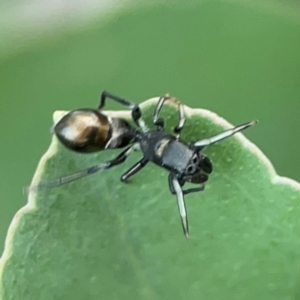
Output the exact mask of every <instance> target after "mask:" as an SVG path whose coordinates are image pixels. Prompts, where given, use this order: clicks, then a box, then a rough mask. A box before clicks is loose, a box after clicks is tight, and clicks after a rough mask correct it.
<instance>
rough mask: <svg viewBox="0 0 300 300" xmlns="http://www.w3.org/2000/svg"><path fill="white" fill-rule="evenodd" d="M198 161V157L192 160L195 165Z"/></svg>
mask: <svg viewBox="0 0 300 300" xmlns="http://www.w3.org/2000/svg"><path fill="white" fill-rule="evenodd" d="M197 161H198V157H197V156H196V155H195V156H194V157H193V159H192V162H193V164H195V163H196V162H197Z"/></svg>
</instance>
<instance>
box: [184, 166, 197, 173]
mask: <svg viewBox="0 0 300 300" xmlns="http://www.w3.org/2000/svg"><path fill="white" fill-rule="evenodd" d="M194 170H195V168H194V166H192V165H189V166H188V167H187V169H186V171H187V173H193V172H194Z"/></svg>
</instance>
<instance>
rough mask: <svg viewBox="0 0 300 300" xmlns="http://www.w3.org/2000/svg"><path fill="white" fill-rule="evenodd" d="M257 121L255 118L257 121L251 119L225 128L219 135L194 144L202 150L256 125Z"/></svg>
mask: <svg viewBox="0 0 300 300" xmlns="http://www.w3.org/2000/svg"><path fill="white" fill-rule="evenodd" d="M257 122H258V121H256V120H255V121H251V122H248V123H245V124H241V125H238V126H236V127H234V128H231V129H228V130H225V131H223V132H221V133H219V134H217V135H214V136H212V137H210V138H207V139H203V140H200V141H197V142H195V143H194V144H193V146H195V147H196V148H197V149H198V150H201V149H203V148H204V147H206V146H209V145H212V144H214V143H216V142H219V141H221V140H224V139H226V138H228V137H230V136H232V135H234V134H235V133H237V132H239V131H242V130H245V129H247V128H249V127H250V126H252V125H255V124H256V123H257Z"/></svg>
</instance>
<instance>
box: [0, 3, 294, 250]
mask: <svg viewBox="0 0 300 300" xmlns="http://www.w3.org/2000/svg"><path fill="white" fill-rule="evenodd" d="M38 2H39V1H35V4H37V3H38ZM40 2H41V3H42V5H36V7H35V6H34V5H33V6H32V10H30V13H31V15H30V14H29V16H30V17H29V18H28V19H26V18H25V17H24V15H26V14H25V11H26V9H27V11H26V13H27V15H28V7H29V6H28V7H25V6H21V4H20V3H18V2H17V1H14V2H13V3H12V2H7V1H4V2H2V4H0V11H1V13H0V97H1V118H0V132H1V148H0V157H1V170H0V172H1V180H0V199H1V200H0V219H1V223H0V251H2V249H3V243H4V239H5V235H6V231H7V228H8V226H9V223H10V221H11V219H12V217H13V215H14V214H15V212H16V211H17V210H18V209H19V208H20V207H21V206H23V205H24V204H25V203H26V196H24V195H22V187H23V186H26V185H28V184H29V183H30V181H31V178H32V176H33V174H34V171H35V168H36V166H37V163H38V161H39V158H40V157H41V155H42V154H43V153H44V152H45V151H46V150H47V148H48V145H49V143H50V139H51V136H50V130H49V128H50V126H51V124H52V113H53V111H55V110H71V109H74V108H80V107H96V106H97V104H98V101H99V100H98V98H99V94H100V92H101V91H102V90H104V89H106V90H108V91H111V92H113V93H115V94H117V95H120V96H123V97H126V98H128V99H131V100H134V101H136V102H141V101H143V100H145V99H147V98H151V97H153V96H158V95H162V94H164V93H167V92H169V93H170V94H172V95H174V96H176V97H178V98H179V99H181V100H182V102H184V103H185V104H187V105H189V106H192V107H201V108H206V109H209V110H212V111H214V112H216V113H218V114H219V115H221V116H222V117H224V118H225V119H227V120H228V121H230V122H231V123H233V124H239V123H242V122H245V121H249V120H252V119H259V120H260V123H259V125H258V126H256V127H255V128H253V129H251V130H249V131H247V132H246V135H247V136H248V137H249V138H250V139H251V140H252V141H253V142H254V143H256V144H257V145H258V146H259V147H260V148H261V149H262V151H263V152H264V153H265V154H266V155H267V156H268V157H269V158H270V160H271V161H272V163H273V164H274V166H275V168H276V170H277V172H278V173H279V174H280V175H283V176H288V177H291V178H293V179H296V180H300V173H299V162H298V160H299V147H300V136H299V121H300V118H299V117H300V55H299V53H300V10H299V7H298V6H297V5H296V4H295V3H294V2H293V1H291V2H284V3H285V5H284V6H283V5H282V4H283V2H277V1H268V2H264V4H263V5H262V4H261V3H260V2H258V1H257V2H256V1H254V2H253V1H252V2H250V1H228V2H226V1H187V2H185V1H174V2H170V1H157V2H152V4H151V5H149V3H147V2H143V1H142V2H138V3H139V4H137V3H136V2H134V1H126V2H125V1H123V2H117V1H114V2H110V3H111V4H113V5H110V6H109V7H106V6H105V3H106V2H105V1H103V6H102V7H101V5H100V6H99V7H95V8H93V7H92V6H91V8H92V9H90V10H88V9H86V7H85V8H84V9H83V7H81V6H80V5H79V6H78V7H77V10H76V9H74V7H73V6H72V9H70V10H69V9H68V5H70V3H69V4H66V5H65V6H64V7H63V10H65V11H63V13H61V11H60V12H59V9H60V8H59V9H57V8H56V10H54V11H51V5H50V7H48V8H47V7H45V1H44V2H42V1H40ZM66 2H67V1H66ZM75 2H76V1H75ZM85 3H86V4H85V5H86V6H88V5H89V1H87V2H85ZM91 3H93V1H91ZM170 3H172V4H170ZM250 3H251V4H250ZM26 4H28V5H29V4H30V1H27V2H26ZM8 5H9V6H8ZM48 5H49V4H48ZM114 5H115V7H114ZM45 10H47V11H48V12H49V11H50V13H49V15H50V17H49V15H47V14H42V12H43V13H45ZM12 12H16V13H12ZM9 13H10V14H9ZM18 16H19V18H18ZM55 16H58V17H56V18H55ZM1 28H2V29H1ZM110 105H111V106H110V108H113V109H117V108H119V109H122V107H119V106H117V105H115V104H113V103H112V104H110ZM283 200H284V199H283Z"/></svg>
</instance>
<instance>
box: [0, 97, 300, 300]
mask: <svg viewBox="0 0 300 300" xmlns="http://www.w3.org/2000/svg"><path fill="white" fill-rule="evenodd" d="M156 100H157V98H155V99H152V100H150V101H148V102H146V103H144V104H143V105H142V108H143V113H144V117H145V120H146V122H147V124H151V116H152V113H153V107H154V103H155V101H156ZM185 112H186V115H187V116H188V118H187V122H186V126H185V128H184V131H183V134H182V139H183V140H185V141H191V140H196V139H199V138H203V137H208V136H210V135H213V134H216V133H219V132H220V131H222V130H224V128H229V127H231V125H230V124H228V123H227V122H226V121H225V120H223V119H221V118H220V117H218V116H216V115H215V114H214V113H211V112H209V111H206V110H202V109H190V108H188V107H185ZM61 114H62V113H56V114H55V119H56V121H57V120H58V119H59V118H60V117H61ZM114 114H117V115H119V116H120V115H121V116H123V117H128V118H129V116H130V112H115V113H114ZM163 116H164V117H165V120H166V123H167V128H168V130H171V128H173V127H174V125H176V122H177V118H178V116H177V111H176V109H175V108H174V107H173V106H171V105H170V106H168V107H167V108H164V109H163ZM245 121H249V120H245ZM249 130H260V128H259V126H256V127H253V128H251V129H249ZM275 146H276V145H274V147H275ZM119 152H120V151H115V150H113V151H102V152H100V153H98V154H90V155H79V154H76V153H72V152H70V151H68V150H66V149H64V148H63V147H62V146H61V145H60V144H59V143H58V142H57V140H56V138H55V137H53V140H52V144H51V146H50V148H49V150H48V151H47V153H46V154H45V155H44V156H43V158H42V159H41V161H40V163H39V166H38V168H37V171H36V174H35V176H34V179H33V184H37V183H39V182H40V181H41V182H44V181H49V180H53V179H56V178H59V177H61V176H64V175H68V174H71V173H73V172H76V171H78V170H81V169H84V168H87V167H89V166H92V165H95V164H97V163H99V162H104V161H105V160H108V159H111V158H112V157H114V156H116V155H117V154H118V153H119ZM204 152H205V153H206V154H207V155H208V156H209V157H210V158H211V159H212V161H213V164H214V172H213V173H212V174H211V176H210V180H209V181H208V183H207V185H206V189H205V191H204V192H202V193H195V194H190V195H187V196H186V204H187V209H188V213H189V222H190V239H189V240H186V239H185V238H184V235H183V233H182V229H181V223H180V218H179V215H178V209H177V204H176V199H175V196H173V195H171V194H170V192H169V189H168V183H167V172H166V171H165V170H163V169H161V168H159V167H157V166H154V165H152V164H149V165H147V167H145V168H144V169H143V170H142V171H141V172H140V173H138V174H137V175H135V176H134V177H132V179H131V180H130V182H129V183H127V184H124V183H121V182H120V180H119V177H120V175H121V174H122V173H123V172H125V171H126V170H127V169H128V168H129V167H130V166H131V165H132V164H133V163H134V162H136V161H137V160H138V159H139V158H140V157H141V154H140V153H138V152H136V153H134V154H133V155H132V156H131V157H129V158H128V160H127V161H126V162H125V163H124V164H122V165H120V166H117V167H115V168H112V169H110V170H105V171H100V172H99V173H97V174H95V175H91V176H88V177H85V178H82V179H80V180H78V181H74V182H72V183H69V184H67V185H64V186H60V187H57V188H53V189H49V190H43V191H39V192H36V193H33V192H31V193H30V195H29V198H28V204H27V205H26V206H25V207H24V208H22V209H21V210H20V211H19V212H18V213H17V214H16V216H15V218H14V220H13V222H12V224H11V226H10V229H9V233H8V236H7V239H6V245H5V252H4V254H3V257H2V259H1V265H0V266H1V269H0V274H1V277H0V278H1V291H0V298H1V299H2V300H8V299H13V300H18V299H22V300H26V299H30V300H33V299H43V300H47V299H72V300H74V299H102V298H103V299H295V297H297V296H298V297H299V296H300V293H299V290H300V288H299V286H300V285H299V280H300V279H299V278H300V277H299V271H300V260H299V254H300V218H299V213H300V208H299V203H300V202H299V200H300V192H299V191H300V188H299V184H298V183H296V182H294V181H292V180H290V179H287V178H282V177H279V176H278V175H276V173H275V171H274V169H273V167H272V165H271V164H270V162H269V161H268V159H267V158H266V157H265V156H264V155H263V154H262V152H261V151H260V150H259V149H258V148H257V147H256V146H255V145H253V144H252V143H251V142H249V141H248V140H247V139H246V138H245V137H244V136H243V135H241V134H237V135H235V136H234V137H231V138H230V139H227V140H225V141H223V142H220V143H218V144H216V145H214V146H211V147H208V148H207V149H206V150H205V151H204ZM278 155H284V154H283V153H278Z"/></svg>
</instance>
